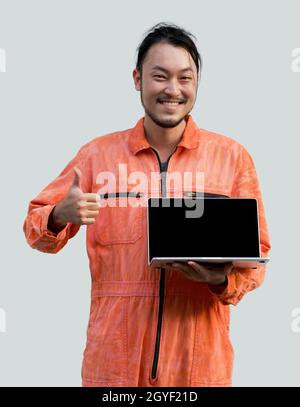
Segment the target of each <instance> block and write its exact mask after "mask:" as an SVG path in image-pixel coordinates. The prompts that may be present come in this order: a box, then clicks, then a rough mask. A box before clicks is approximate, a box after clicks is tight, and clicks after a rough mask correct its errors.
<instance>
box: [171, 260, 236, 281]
mask: <svg viewBox="0 0 300 407" xmlns="http://www.w3.org/2000/svg"><path fill="white" fill-rule="evenodd" d="M169 267H170V268H172V269H176V270H178V271H181V272H183V274H184V275H185V277H187V278H189V279H190V280H193V281H197V282H201V283H207V284H212V285H221V284H224V283H225V282H226V281H227V274H228V273H229V272H230V271H231V270H232V269H233V264H232V262H227V263H197V262H195V261H188V262H186V263H185V262H184V263H171V264H170V263H169V264H168V266H167V268H169Z"/></svg>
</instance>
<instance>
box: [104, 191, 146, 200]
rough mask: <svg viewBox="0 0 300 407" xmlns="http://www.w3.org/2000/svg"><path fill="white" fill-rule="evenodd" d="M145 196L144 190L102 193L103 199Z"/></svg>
mask: <svg viewBox="0 0 300 407" xmlns="http://www.w3.org/2000/svg"><path fill="white" fill-rule="evenodd" d="M142 196H144V194H143V192H133V191H130V192H106V193H105V194H100V198H101V199H108V198H119V197H126V198H127V197H133V198H141V197H142Z"/></svg>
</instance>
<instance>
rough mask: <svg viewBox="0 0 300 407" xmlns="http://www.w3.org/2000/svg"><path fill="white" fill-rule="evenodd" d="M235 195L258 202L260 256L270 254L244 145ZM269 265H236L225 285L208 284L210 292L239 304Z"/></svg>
mask: <svg viewBox="0 0 300 407" xmlns="http://www.w3.org/2000/svg"><path fill="white" fill-rule="evenodd" d="M231 196H232V197H237V198H256V199H257V203H258V217H259V232H260V249H261V256H262V257H267V256H268V253H269V251H270V249H271V245H270V239H269V234H268V229H267V223H266V217H265V212H264V206H263V202H262V196H261V192H260V188H259V182H258V178H257V174H256V170H255V166H254V163H253V160H252V158H251V156H250V154H249V153H248V152H247V150H246V149H245V148H244V147H242V146H241V150H240V155H239V160H238V163H237V166H236V171H235V176H234V181H233V187H232V193H231ZM265 272H266V265H260V266H258V267H257V268H256V269H254V268H237V267H235V268H233V269H232V271H231V272H230V273H229V274H228V276H227V284H225V285H224V286H221V287H218V286H212V285H209V289H210V291H211V292H212V293H213V294H214V295H216V296H217V297H218V298H219V300H220V301H221V302H222V303H223V304H224V305H227V304H232V305H237V304H238V302H239V301H240V300H241V299H242V298H243V296H244V295H245V294H246V293H247V292H249V291H252V290H254V289H255V288H257V287H259V286H260V284H261V283H262V282H263V280H264V276H265Z"/></svg>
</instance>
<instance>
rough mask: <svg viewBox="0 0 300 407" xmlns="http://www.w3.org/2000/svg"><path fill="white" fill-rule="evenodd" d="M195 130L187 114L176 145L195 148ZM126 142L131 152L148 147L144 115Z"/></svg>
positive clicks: (190, 117)
mask: <svg viewBox="0 0 300 407" xmlns="http://www.w3.org/2000/svg"><path fill="white" fill-rule="evenodd" d="M197 130H198V127H197V124H196V123H195V122H194V120H193V118H192V116H191V115H187V117H186V126H185V129H184V132H183V135H182V137H181V139H180V141H179V143H178V144H177V146H178V147H184V148H187V149H192V148H197V147H198V144H199V139H198V137H197V135H196V133H197ZM128 142H129V148H130V150H131V152H132V153H133V154H137V153H138V152H139V151H141V150H144V149H146V148H150V144H149V143H148V140H147V138H146V135H145V129H144V117H142V118H141V119H139V121H138V122H137V123H136V125H135V127H134V128H133V129H132V132H131V134H130V136H129V140H128Z"/></svg>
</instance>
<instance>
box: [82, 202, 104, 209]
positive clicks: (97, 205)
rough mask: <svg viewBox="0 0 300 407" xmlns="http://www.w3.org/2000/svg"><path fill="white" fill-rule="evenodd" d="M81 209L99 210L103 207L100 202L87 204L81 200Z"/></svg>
mask: <svg viewBox="0 0 300 407" xmlns="http://www.w3.org/2000/svg"><path fill="white" fill-rule="evenodd" d="M78 206H79V208H82V209H86V210H98V209H99V208H100V207H101V204H100V202H86V201H82V200H79V202H78Z"/></svg>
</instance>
